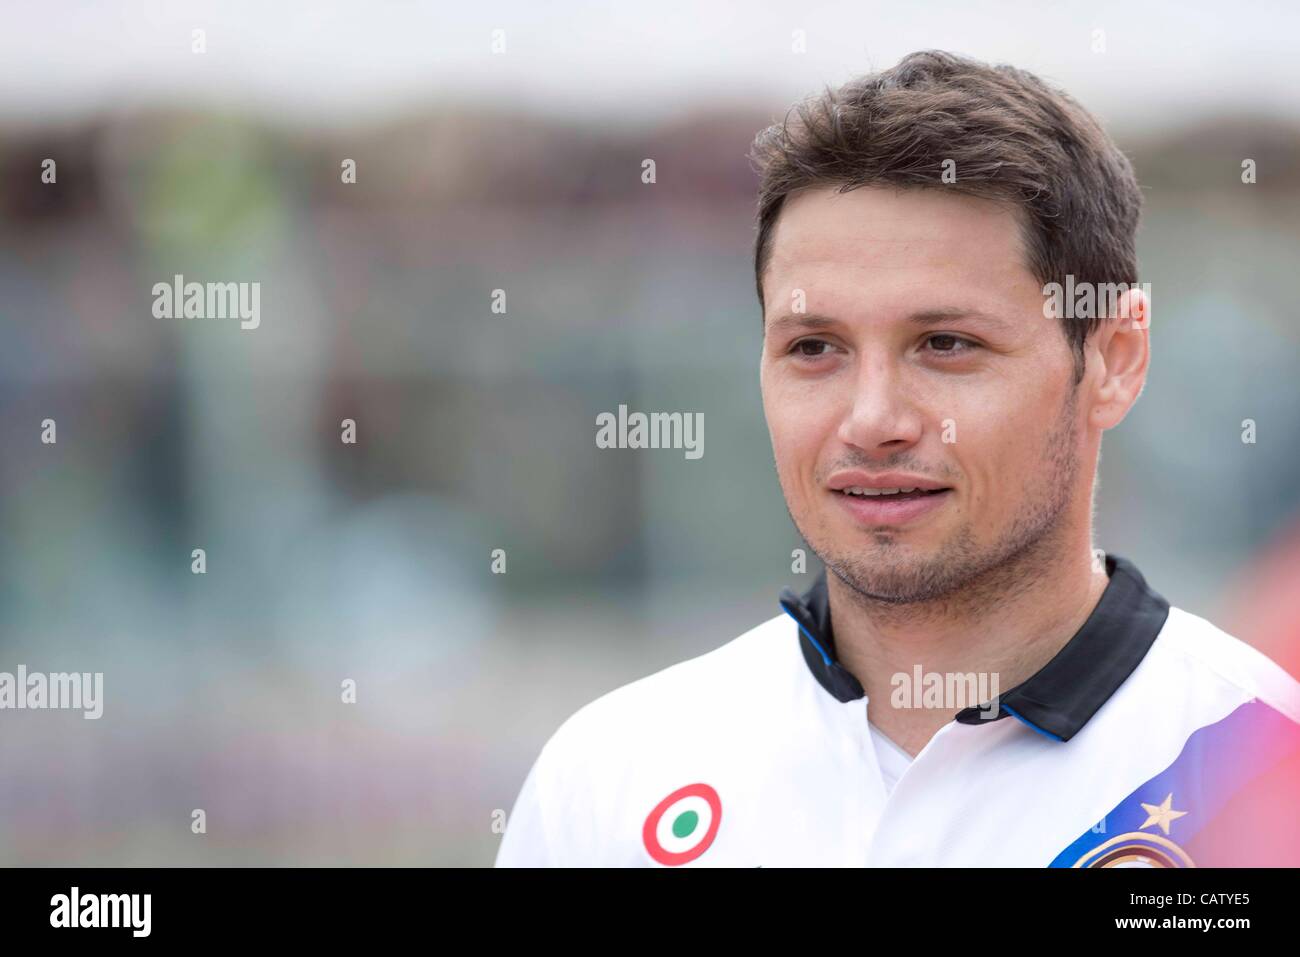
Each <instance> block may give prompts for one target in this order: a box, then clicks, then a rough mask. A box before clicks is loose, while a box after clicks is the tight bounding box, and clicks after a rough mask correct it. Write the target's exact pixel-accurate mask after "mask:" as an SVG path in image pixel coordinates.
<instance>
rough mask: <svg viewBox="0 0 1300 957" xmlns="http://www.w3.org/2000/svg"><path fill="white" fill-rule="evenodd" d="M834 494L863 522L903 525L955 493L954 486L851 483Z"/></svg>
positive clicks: (926, 513)
mask: <svg viewBox="0 0 1300 957" xmlns="http://www.w3.org/2000/svg"><path fill="white" fill-rule="evenodd" d="M831 494H833V495H834V496H835V497H836V498H837V499H839V501H840V502H841V503H842V504H843V506H844V507H845V508H846V509H847V510H848V511H849V514H850V515H852V516H853V518H854V519H856V520H857V521H858V522H859V523H861V524H866V525H902V524H904V523H907V522H912V521H915V520H917V519H919V518H921V517H922V516H925V515H928V514H930V513H931V512H933V511H935V510H936V509H937V508H939V507H940V506H941V505H942V504H943V503H944V502H946V501H947V499H948V497H949V496H950V495H951V494H952V489H951V488H935V489H923V488H865V487H862V486H849V487H847V488H842V489H834V490H832V492H831Z"/></svg>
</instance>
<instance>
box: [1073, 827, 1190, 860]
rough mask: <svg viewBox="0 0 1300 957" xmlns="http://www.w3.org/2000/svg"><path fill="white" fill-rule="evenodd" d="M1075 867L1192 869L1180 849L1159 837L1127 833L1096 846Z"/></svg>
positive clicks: (1136, 832) (1135, 832)
mask: <svg viewBox="0 0 1300 957" xmlns="http://www.w3.org/2000/svg"><path fill="white" fill-rule="evenodd" d="M1074 866H1075V867H1195V866H1196V865H1195V864H1193V863H1192V859H1191V858H1190V857H1189V856H1188V855H1187V852H1186V851H1184V850H1183V849H1182V848H1181V847H1179V846H1178V845H1177V844H1175V843H1174V842H1173V841H1171V840H1169V839H1168V838H1166V837H1161V836H1160V835H1159V834H1143V833H1141V832H1139V831H1130V832H1129V833H1127V834H1119V835H1116V836H1115V837H1112V838H1111V839H1110V840H1109V841H1106V842H1105V843H1102V844H1098V845H1097V846H1096V847H1094V848H1092V849H1091V850H1090V851H1088V853H1086V854H1084V855H1083V857H1081V858H1079V861H1078V863H1077V864H1075V865H1074Z"/></svg>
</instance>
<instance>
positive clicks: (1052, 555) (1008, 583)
mask: <svg viewBox="0 0 1300 957" xmlns="http://www.w3.org/2000/svg"><path fill="white" fill-rule="evenodd" d="M1076 399H1077V389H1076V390H1073V391H1072V392H1071V393H1070V395H1069V396H1068V397H1067V399H1066V402H1065V403H1064V408H1063V410H1062V413H1061V415H1060V416H1059V417H1058V420H1057V423H1056V426H1055V428H1054V429H1053V431H1052V433H1051V434H1050V435H1049V436H1048V438H1047V440H1046V441H1045V443H1044V446H1043V455H1042V460H1041V465H1040V467H1039V468H1038V469H1035V470H1034V474H1035V475H1036V476H1038V481H1037V482H1036V483H1035V485H1034V486H1033V487H1032V489H1030V490H1029V493H1028V494H1024V486H1018V487H1016V488H1014V489H1009V490H1008V492H1009V493H1011V494H1022V495H1023V500H1022V506H1021V508H1020V510H1019V511H1018V512H1017V515H1016V518H1015V520H1014V521H1013V522H1012V523H1011V524H1010V525H1009V526H1008V527H1007V528H1006V529H1005V531H1004V532H1003V533H1002V534H1001V535H1000V536H999V537H998V539H997V540H996V541H995V542H992V543H990V544H987V545H981V544H980V543H979V542H978V541H977V540H976V539H975V536H974V533H973V531H972V529H971V526H970V523H969V522H967V523H965V524H963V525H962V526H961V527H960V528H958V530H957V531H956V532H955V533H954V534H953V535H952V536H951V537H950V538H949V539H948V540H947V541H946V542H944V543H943V544H942V545H941V546H940V547H939V548H938V550H937V551H936V552H934V553H933V554H930V555H925V556H915V555H910V554H908V553H909V551H910V548H909V546H907V545H905V544H902V543H900V541H899V536H898V535H897V534H896V533H894V532H890V531H880V532H876V533H873V535H872V544H871V546H870V548H868V549H862V550H858V551H855V552H848V553H846V552H841V551H838V550H832V549H830V548H828V547H825V546H823V545H819V544H818V543H817V542H815V541H813V540H812V539H810V538H809V537H808V536H807V534H806V533H805V532H804V529H803V528H802V527H800V526H799V523H798V522H797V521H796V522H795V526H796V527H797V528H799V531H800V533H801V534H803V536H804V540H805V541H807V542H808V544H809V547H810V548H812V550H813V552H814V553H815V554H816V555H817V556H818V558H820V559H821V560H822V563H823V564H824V565H825V566H826V568H827V570H828V571H829V572H831V573H832V574H834V575H835V577H836V578H838V579H839V580H840V581H841V582H843V584H844V585H845V586H846V588H847V591H848V593H849V594H850V597H851V599H852V600H853V601H854V602H855V603H856V604H859V605H860V606H862V607H864V608H866V609H868V610H869V611H870V612H871V613H872V614H873V615H876V616H880V617H884V618H894V619H899V620H914V619H916V618H918V617H925V616H928V615H935V616H941V615H942V616H946V615H950V614H952V613H953V612H954V611H957V610H960V609H966V608H969V609H971V610H976V609H979V608H983V607H986V606H987V605H988V604H989V603H990V602H996V601H1006V600H1008V599H1009V598H1012V597H1013V596H1015V595H1016V594H1018V593H1020V592H1022V591H1023V590H1025V589H1027V588H1028V587H1029V586H1030V585H1032V584H1033V583H1034V582H1035V581H1037V580H1039V579H1040V578H1041V577H1042V576H1044V575H1046V574H1047V573H1048V572H1049V570H1050V569H1051V567H1052V566H1053V565H1054V564H1055V563H1056V562H1057V561H1059V560H1060V559H1061V558H1062V539H1063V533H1064V529H1065V521H1066V517H1067V514H1068V510H1069V506H1070V504H1071V501H1072V498H1073V495H1074V483H1075V481H1076V480H1077V478H1078V473H1079V452H1078V446H1077V439H1078V431H1079V430H1078V423H1077V422H1076V419H1075V407H1076ZM793 518H794V516H793V513H791V519H792V520H793Z"/></svg>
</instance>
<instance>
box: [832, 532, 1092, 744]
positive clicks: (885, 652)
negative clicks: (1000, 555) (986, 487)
mask: <svg viewBox="0 0 1300 957" xmlns="http://www.w3.org/2000/svg"><path fill="white" fill-rule="evenodd" d="M1074 537H1075V538H1076V539H1077V540H1076V541H1075V542H1074V544H1073V545H1071V546H1070V547H1068V548H1063V547H1062V543H1061V542H1060V541H1059V540H1058V541H1047V540H1043V541H1040V542H1039V543H1038V545H1037V546H1036V547H1033V548H1030V549H1027V550H1025V551H1024V552H1022V553H1020V554H1019V555H1017V556H1015V557H1014V558H1012V559H1011V560H1009V561H1007V562H1003V563H1002V564H1000V565H998V566H997V567H995V568H993V569H991V570H990V571H989V572H988V573H986V574H985V575H983V576H981V577H980V578H978V579H976V580H972V581H970V582H968V583H967V584H966V585H965V586H963V587H962V589H961V590H960V591H959V592H955V593H952V594H950V595H946V596H944V597H943V598H941V599H938V600H935V601H930V602H922V603H916V604H904V605H899V604H888V603H884V602H880V601H876V600H873V599H869V598H866V597H864V596H863V595H861V594H860V593H858V592H856V591H854V590H853V589H852V588H850V587H849V586H848V585H846V584H845V583H844V582H843V581H842V580H841V579H840V578H839V576H837V575H836V574H834V573H833V572H829V571H828V574H827V589H828V596H829V600H830V606H831V620H832V623H833V627H834V629H835V647H836V651H837V655H838V657H839V660H840V663H841V664H842V665H843V666H844V667H845V668H847V669H848V670H849V671H851V672H852V673H853V674H854V675H855V676H856V677H857V678H858V680H859V681H860V682H861V683H862V687H863V690H864V691H865V692H866V695H867V701H868V709H869V716H870V720H871V722H872V723H873V724H874V725H876V727H877V728H879V729H880V730H881V731H882V732H883V733H884V734H885V735H886V736H887V737H889V738H890V739H891V740H893V741H894V742H896V743H897V744H898V745H899V746H900V747H902V748H903V749H905V750H906V751H907V752H908V753H909V754H912V755H915V754H917V753H919V752H920V750H921V748H923V747H924V746H925V744H926V742H927V741H929V740H930V738H931V737H933V735H934V733H935V732H936V731H938V730H939V729H940V728H941V727H943V726H944V725H946V724H948V723H949V722H950V721H951V720H952V718H953V715H954V714H956V712H957V711H959V710H961V708H962V707H965V706H967V705H970V704H974V703H976V702H957V703H956V705H955V706H952V707H949V706H948V705H949V702H944V706H943V707H940V708H922V707H910V708H898V707H894V705H893V703H892V702H891V696H892V692H893V691H894V689H895V687H896V683H895V682H894V680H893V679H894V676H895V675H904V676H906V679H907V681H908V682H909V683H910V682H911V681H912V679H913V673H914V669H915V668H916V667H917V666H918V665H919V666H920V668H921V671H922V672H923V673H924V674H934V673H937V674H940V675H948V674H957V673H960V674H969V673H975V674H977V675H979V674H983V675H987V676H988V680H989V683H990V685H991V684H992V682H993V681H994V680H996V682H997V684H996V688H997V690H998V691H999V692H1006V691H1010V690H1011V689H1012V688H1014V687H1015V686H1016V685H1018V684H1020V683H1021V682H1023V681H1025V680H1026V679H1027V678H1029V677H1030V676H1031V675H1033V674H1034V673H1035V672H1036V671H1038V670H1039V669H1040V668H1042V666H1043V665H1045V664H1046V663H1047V662H1048V661H1050V660H1051V659H1052V657H1053V656H1055V655H1056V653H1057V652H1058V651H1060V650H1061V648H1062V647H1064V645H1065V644H1066V643H1067V642H1068V641H1069V640H1070V639H1071V638H1072V637H1074V635H1075V633H1076V632H1078V630H1079V629H1080V628H1081V627H1083V623H1084V622H1085V621H1087V619H1088V616H1089V615H1090V614H1091V613H1092V611H1093V609H1094V608H1096V606H1097V602H1098V601H1099V600H1100V599H1101V595H1102V592H1103V591H1105V589H1106V584H1107V582H1108V581H1109V579H1108V578H1107V575H1106V572H1105V569H1104V567H1097V566H1096V565H1094V561H1093V556H1092V552H1091V549H1090V547H1089V545H1090V543H1089V539H1088V536H1087V535H1086V534H1082V535H1079V536H1074ZM944 684H945V686H946V685H947V682H946V681H945V682H944Z"/></svg>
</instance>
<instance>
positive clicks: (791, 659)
mask: <svg viewBox="0 0 1300 957" xmlns="http://www.w3.org/2000/svg"><path fill="white" fill-rule="evenodd" d="M798 655H799V650H798V639H797V634H796V629H795V625H794V623H793V622H792V621H791V620H790V619H789V618H788V617H787V616H785V615H777V616H775V617H773V618H770V619H768V620H767V621H765V622H763V623H762V624H759V625H756V626H755V627H753V628H751V629H750V630H748V631H746V632H744V633H743V634H741V635H740V636H739V637H736V638H733V639H731V640H730V641H728V642H726V643H725V644H723V645H721V646H719V647H717V648H715V649H713V650H712V651H709V652H706V653H705V654H702V655H699V656H697V657H695V658H690V659H687V660H685V661H681V662H678V663H677V664H674V665H670V666H669V667H667V668H664V669H662V670H660V671H657V672H655V673H653V674H650V675H647V676H646V677H644V678H639V679H637V680H636V681H632V682H629V683H628V684H625V685H623V686H621V687H619V688H615V689H614V690H612V691H609V692H607V693H605V694H603V695H601V696H600V697H599V698H596V699H595V700H593V701H591V702H590V703H588V704H586V705H584V706H583V707H581V708H579V709H578V710H577V711H575V712H574V713H573V714H572V715H571V716H570V717H569V718H568V719H567V720H566V721H565V722H564V723H563V724H562V725H560V727H559V728H558V729H557V730H556V732H555V733H554V734H553V735H552V736H551V738H550V740H549V741H548V742H547V744H546V750H548V751H550V752H551V754H552V756H553V757H556V758H558V757H561V756H571V757H576V758H579V759H581V758H582V757H583V756H584V755H595V754H601V753H604V752H607V751H609V750H610V749H612V748H618V749H621V750H625V749H626V747H627V746H628V744H629V743H630V742H634V741H635V742H641V743H645V742H646V741H647V740H650V739H655V740H662V739H663V738H664V737H665V735H666V734H667V733H668V732H669V730H670V729H671V730H688V729H694V731H695V733H696V735H702V734H707V728H708V727H709V726H711V725H714V724H716V723H717V722H719V721H723V722H725V721H726V720H727V716H728V715H732V714H735V713H736V712H737V710H738V709H744V710H745V711H747V712H749V713H748V714H747V717H749V718H752V717H753V714H752V710H751V709H753V708H754V702H755V701H756V700H759V699H758V698H756V695H768V696H770V695H772V694H774V693H777V692H778V689H779V687H780V686H781V685H788V684H790V682H791V671H790V668H791V665H792V664H793V663H796V662H797V659H798Z"/></svg>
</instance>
